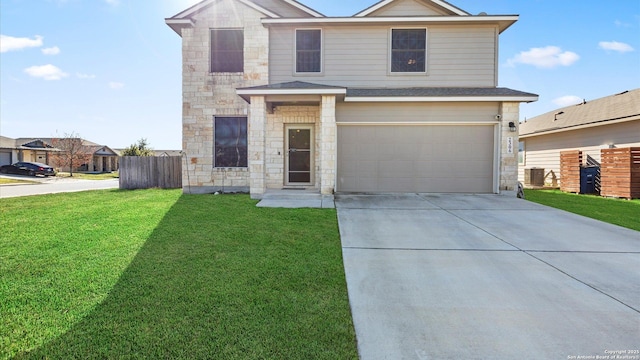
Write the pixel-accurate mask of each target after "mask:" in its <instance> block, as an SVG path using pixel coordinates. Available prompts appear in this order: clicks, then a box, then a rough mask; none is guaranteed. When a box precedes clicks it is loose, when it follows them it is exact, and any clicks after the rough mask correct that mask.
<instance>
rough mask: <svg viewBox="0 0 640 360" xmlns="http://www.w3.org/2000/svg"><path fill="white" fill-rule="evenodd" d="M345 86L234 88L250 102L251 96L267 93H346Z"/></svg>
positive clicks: (266, 94) (265, 94)
mask: <svg viewBox="0 0 640 360" xmlns="http://www.w3.org/2000/svg"><path fill="white" fill-rule="evenodd" d="M346 93H347V89H346V88H334V89H251V88H247V89H236V94H238V95H239V96H240V97H241V98H243V99H244V101H246V102H248V103H251V97H252V96H268V95H336V96H339V95H346Z"/></svg>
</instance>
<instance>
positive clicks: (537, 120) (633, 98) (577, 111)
mask: <svg viewBox="0 0 640 360" xmlns="http://www.w3.org/2000/svg"><path fill="white" fill-rule="evenodd" d="M637 120H640V89H635V90H630V91H625V92H622V93H619V94H615V95H611V96H607V97H603V98H600V99H596V100H591V101H584V102H582V103H580V104H578V105H571V106H566V107H563V108H560V109H556V110H553V111H550V112H548V113H546V114H542V115H539V116H536V117H534V118H531V119H529V120H527V121H525V122H524V123H522V124H520V136H521V137H527V136H534V135H536V134H543V133H549V132H559V131H567V130H571V129H575V128H583V127H591V126H599V125H604V124H607V123H614V122H625V121H637Z"/></svg>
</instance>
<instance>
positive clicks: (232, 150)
mask: <svg viewBox="0 0 640 360" xmlns="http://www.w3.org/2000/svg"><path fill="white" fill-rule="evenodd" d="M517 20H518V16H517V15H486V14H484V13H482V14H479V15H471V14H469V13H467V12H465V11H463V10H461V9H459V8H457V7H456V6H453V5H452V4H450V3H448V2H446V1H443V0H384V1H380V2H379V3H377V4H375V5H373V6H371V7H369V8H367V9H364V10H363V11H361V12H359V13H357V14H355V15H353V16H350V17H326V16H324V15H322V14H320V13H319V12H317V11H315V10H313V9H310V8H309V7H307V6H305V5H303V4H301V3H299V2H297V1H294V0H205V1H202V2H200V3H198V4H197V5H194V6H192V7H190V8H188V9H186V10H184V11H183V12H181V13H179V14H177V15H175V16H173V17H171V18H168V19H166V23H167V25H169V26H170V27H171V28H172V29H173V30H174V31H175V32H176V33H178V35H180V36H181V37H182V54H183V68H182V77H183V118H182V123H183V134H182V136H183V152H184V156H185V158H186V165H187V166H185V167H184V169H183V179H184V184H185V188H186V187H187V186H189V188H190V190H191V191H193V192H202V193H205V192H213V191H220V190H223V191H229V190H232V191H247V190H249V191H250V193H251V196H252V197H253V198H261V197H262V195H263V194H264V193H265V192H266V191H268V190H269V189H283V188H304V189H314V190H317V191H318V192H320V193H322V194H331V193H334V192H432V193H434V192H435V193H499V192H500V191H503V190H514V189H515V188H516V187H517V174H518V169H517V166H518V165H517V154H518V151H517V149H518V148H517V144H518V137H517V126H518V118H519V106H520V103H521V102H531V101H536V100H537V99H538V96H537V95H535V94H530V93H526V92H521V91H516V90H512V89H507V88H501V87H498V39H499V36H500V34H501V33H502V32H503V31H505V30H506V29H507V28H509V27H510V26H511V25H513V24H514V23H515V22H516V21H517Z"/></svg>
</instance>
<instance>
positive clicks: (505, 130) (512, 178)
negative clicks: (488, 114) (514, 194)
mask: <svg viewBox="0 0 640 360" xmlns="http://www.w3.org/2000/svg"><path fill="white" fill-rule="evenodd" d="M500 113H501V114H502V121H501V123H500V132H501V134H500V135H501V139H502V144H501V146H500V149H501V150H500V152H501V153H500V191H503V190H505V191H514V190H517V189H518V130H517V128H516V131H515V132H511V131H510V130H509V122H511V121H513V123H514V124H515V125H516V127H517V126H518V120H519V117H520V103H517V102H503V103H502V108H501V111H500ZM508 137H511V138H512V139H513V142H512V149H511V153H509V149H508V146H509V144H508V141H507V138H508Z"/></svg>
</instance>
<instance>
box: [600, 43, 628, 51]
mask: <svg viewBox="0 0 640 360" xmlns="http://www.w3.org/2000/svg"><path fill="white" fill-rule="evenodd" d="M598 47H599V48H600V49H603V50H611V51H617V52H620V53H626V52H631V51H633V50H634V49H633V48H632V47H631V45H629V44H625V43H621V42H617V41H600V43H598Z"/></svg>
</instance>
